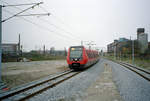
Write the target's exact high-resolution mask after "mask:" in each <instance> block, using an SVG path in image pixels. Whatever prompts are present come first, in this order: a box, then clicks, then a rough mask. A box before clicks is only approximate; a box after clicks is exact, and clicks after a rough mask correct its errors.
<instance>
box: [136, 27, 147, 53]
mask: <svg viewBox="0 0 150 101" xmlns="http://www.w3.org/2000/svg"><path fill="white" fill-rule="evenodd" d="M144 31H145V29H144V28H138V29H137V40H138V47H139V49H140V53H145V51H146V50H147V49H148V34H146V33H144Z"/></svg>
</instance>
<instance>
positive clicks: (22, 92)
mask: <svg viewBox="0 0 150 101" xmlns="http://www.w3.org/2000/svg"><path fill="white" fill-rule="evenodd" d="M79 73H80V72H74V71H73V70H69V71H66V72H63V73H61V74H58V75H56V76H54V77H51V78H47V79H43V80H40V81H38V82H36V83H33V84H30V85H27V86H25V87H21V88H18V89H14V90H10V91H8V92H5V93H2V94H0V101H6V100H7V101H24V100H27V99H29V98H31V97H33V96H35V95H37V94H40V93H42V92H43V91H45V90H47V89H49V88H52V87H54V86H56V85H58V84H60V83H62V82H63V81H65V80H68V79H69V78H71V77H73V76H75V75H77V74H79Z"/></svg>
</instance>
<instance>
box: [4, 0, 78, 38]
mask: <svg viewBox="0 0 150 101" xmlns="http://www.w3.org/2000/svg"><path fill="white" fill-rule="evenodd" d="M2 2H4V1H2ZM4 3H6V4H8V3H7V2H4ZM8 5H9V4H8ZM13 7H14V8H16V9H18V10H22V9H20V8H18V7H15V6H13ZM46 13H47V11H46ZM29 15H31V14H29ZM29 15H28V16H29ZM17 16H22V15H17ZM26 16H27V15H26ZM40 20H42V21H43V22H45V23H48V24H49V25H51V26H54V27H55V28H56V29H59V30H62V31H63V32H65V33H67V34H69V35H70V34H72V33H70V32H67V31H66V30H64V29H62V28H60V27H58V26H56V25H55V24H52V23H50V22H49V21H48V20H45V19H40ZM72 35H73V34H72ZM65 36H66V35H65ZM66 37H68V36H66ZM74 37H75V36H74V35H73V37H72V36H70V37H68V38H72V39H73V40H76V41H79V37H76V38H74Z"/></svg>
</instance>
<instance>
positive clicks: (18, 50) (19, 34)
mask: <svg viewBox="0 0 150 101" xmlns="http://www.w3.org/2000/svg"><path fill="white" fill-rule="evenodd" d="M18 51H19V55H20V34H19V42H18Z"/></svg>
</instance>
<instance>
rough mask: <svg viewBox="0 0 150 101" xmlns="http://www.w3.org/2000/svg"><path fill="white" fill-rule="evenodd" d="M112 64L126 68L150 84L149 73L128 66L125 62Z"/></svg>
mask: <svg viewBox="0 0 150 101" xmlns="http://www.w3.org/2000/svg"><path fill="white" fill-rule="evenodd" d="M114 62H116V63H118V64H120V65H122V66H123V67H125V68H127V69H129V70H131V71H133V72H135V73H136V74H138V75H140V76H141V77H143V78H144V79H146V80H147V81H149V82H150V71H148V70H145V69H142V68H139V67H136V66H134V65H131V64H128V63H125V62H117V61H114Z"/></svg>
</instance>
